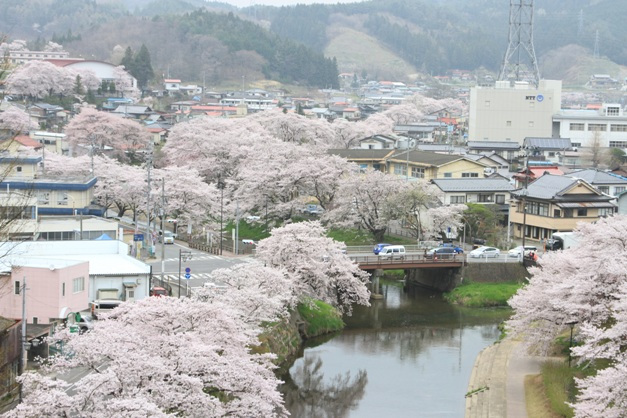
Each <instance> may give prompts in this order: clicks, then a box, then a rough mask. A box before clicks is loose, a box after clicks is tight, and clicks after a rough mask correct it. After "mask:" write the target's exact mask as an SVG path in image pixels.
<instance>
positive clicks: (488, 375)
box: [465, 340, 547, 418]
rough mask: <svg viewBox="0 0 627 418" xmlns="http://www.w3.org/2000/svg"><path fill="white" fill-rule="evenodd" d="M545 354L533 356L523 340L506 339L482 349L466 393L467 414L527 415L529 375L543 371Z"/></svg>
mask: <svg viewBox="0 0 627 418" xmlns="http://www.w3.org/2000/svg"><path fill="white" fill-rule="evenodd" d="M545 360H547V359H546V358H544V357H536V356H529V355H527V354H526V353H525V352H524V349H523V347H522V345H521V344H520V342H518V341H512V340H504V341H501V342H497V343H495V344H493V345H491V346H490V347H487V348H485V349H484V350H483V351H481V352H480V353H479V355H478V356H477V359H476V360H475V364H474V366H473V369H472V373H471V375H470V382H469V383H468V392H467V395H466V414H465V417H466V418H490V417H494V418H504V417H508V418H527V409H526V404H525V376H526V375H533V374H539V373H540V364H541V363H542V362H543V361H545Z"/></svg>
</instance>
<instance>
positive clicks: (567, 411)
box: [541, 361, 581, 417]
mask: <svg viewBox="0 0 627 418" xmlns="http://www.w3.org/2000/svg"><path fill="white" fill-rule="evenodd" d="M541 371H542V382H543V384H544V393H545V394H546V397H547V399H548V402H549V405H550V406H551V410H552V411H553V412H555V413H556V414H557V415H558V416H561V417H572V416H573V410H572V408H570V407H569V406H568V405H566V402H572V401H574V400H575V395H576V387H575V380H574V378H575V376H578V377H581V373H580V372H578V371H577V369H576V368H570V367H568V363H566V362H555V361H548V362H546V363H544V364H543V365H542V367H541Z"/></svg>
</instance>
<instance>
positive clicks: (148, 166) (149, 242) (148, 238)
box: [144, 138, 154, 257]
mask: <svg viewBox="0 0 627 418" xmlns="http://www.w3.org/2000/svg"><path fill="white" fill-rule="evenodd" d="M153 145H154V144H153V142H152V138H150V144H149V146H148V147H149V149H148V159H147V161H146V170H147V172H148V176H147V180H146V182H147V184H148V187H147V192H146V236H145V237H144V242H145V243H146V257H148V255H150V250H151V245H152V239H151V236H150V169H151V168H152V148H153Z"/></svg>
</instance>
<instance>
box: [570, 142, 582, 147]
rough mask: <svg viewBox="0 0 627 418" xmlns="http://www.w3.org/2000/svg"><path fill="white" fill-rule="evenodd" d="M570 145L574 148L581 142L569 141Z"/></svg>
mask: <svg viewBox="0 0 627 418" xmlns="http://www.w3.org/2000/svg"><path fill="white" fill-rule="evenodd" d="M570 145H572V146H573V147H574V148H580V147H581V142H571V143H570Z"/></svg>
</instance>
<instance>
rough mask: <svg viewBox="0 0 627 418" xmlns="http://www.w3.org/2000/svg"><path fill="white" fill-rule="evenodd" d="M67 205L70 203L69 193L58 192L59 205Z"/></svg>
mask: <svg viewBox="0 0 627 418" xmlns="http://www.w3.org/2000/svg"><path fill="white" fill-rule="evenodd" d="M67 203H68V196H67V193H64V192H57V205H59V206H67Z"/></svg>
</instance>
